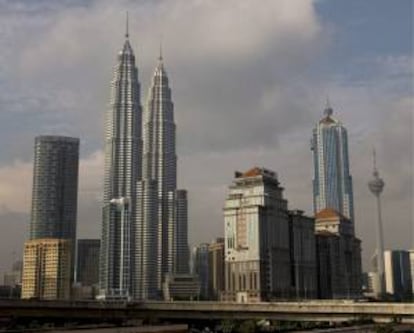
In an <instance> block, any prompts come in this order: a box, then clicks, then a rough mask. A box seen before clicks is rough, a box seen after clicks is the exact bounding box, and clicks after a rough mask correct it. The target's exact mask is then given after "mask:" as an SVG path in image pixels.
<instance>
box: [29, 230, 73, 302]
mask: <svg viewBox="0 0 414 333" xmlns="http://www.w3.org/2000/svg"><path fill="white" fill-rule="evenodd" d="M71 246H72V244H71V241H70V240H67V239H56V238H48V239H46V238H45V239H35V240H29V241H27V242H26V243H25V246H24V258H23V278H22V296H21V297H22V298H38V299H69V297H70V277H71V276H70V274H71V273H70V272H71Z"/></svg>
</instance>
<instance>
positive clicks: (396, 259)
mask: <svg viewBox="0 0 414 333" xmlns="http://www.w3.org/2000/svg"><path fill="white" fill-rule="evenodd" d="M384 268H385V270H384V273H385V291H386V293H387V294H388V295H390V296H391V297H392V298H393V299H394V300H396V301H402V300H410V299H411V296H412V292H413V290H412V280H411V267H410V253H409V252H408V251H403V250H387V251H384Z"/></svg>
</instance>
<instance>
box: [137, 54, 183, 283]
mask: <svg viewBox="0 0 414 333" xmlns="http://www.w3.org/2000/svg"><path fill="white" fill-rule="evenodd" d="M175 128H176V127H175V123H174V105H173V102H172V99H171V89H170V87H169V82H168V77H167V73H166V71H165V68H164V62H163V58H162V56H161V54H160V57H159V61H158V65H157V66H156V68H155V71H154V75H153V77H152V83H151V86H150V89H149V95H148V101H147V107H146V108H145V110H144V116H143V169H142V183H143V184H144V183H147V184H149V183H150V182H153V186H155V195H154V194H153V193H152V191H150V192H148V196H147V199H145V198H144V199H143V201H141V202H140V204H144V203H146V204H147V206H146V207H147V209H149V211H150V212H151V213H154V214H155V216H156V218H155V219H153V220H151V221H148V220H145V219H141V222H139V223H138V224H137V228H140V223H145V224H146V225H147V227H146V228H147V229H148V230H151V232H156V239H154V237H153V235H149V234H142V235H141V237H145V238H147V239H151V240H152V246H151V248H152V249H154V248H156V249H157V252H156V255H157V257H156V262H157V268H156V272H157V277H156V278H154V277H151V279H152V281H156V282H157V285H158V287H157V288H158V290H159V291H160V290H161V285H162V282H163V280H164V278H165V276H166V274H172V273H178V274H183V273H188V240H187V193H186V191H184V190H177V156H176V151H175V147H176V145H175ZM141 187H142V188H144V186H141ZM147 187H148V186H147ZM137 209H138V211H140V214H141V215H148V214H147V213H145V209H144V206H142V207H137ZM149 223H151V224H153V223H155V224H156V225H155V226H154V225H151V226H149V225H148V224H149ZM142 260H144V262H145V261H146V259H145V258H143V259H142ZM142 260H141V261H142ZM151 261H152V260H151ZM151 270H152V268H151ZM141 273H144V272H141Z"/></svg>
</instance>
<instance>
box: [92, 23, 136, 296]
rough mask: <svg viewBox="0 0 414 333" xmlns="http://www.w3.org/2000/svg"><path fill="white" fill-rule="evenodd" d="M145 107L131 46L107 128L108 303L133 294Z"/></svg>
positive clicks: (104, 286) (116, 78) (103, 285)
mask: <svg viewBox="0 0 414 333" xmlns="http://www.w3.org/2000/svg"><path fill="white" fill-rule="evenodd" d="M141 118H142V116H141V102H140V84H139V81H138V69H137V67H136V65H135V55H134V52H133V50H132V47H131V45H130V43H129V35H128V29H127V32H126V34H125V42H124V45H123V48H122V50H121V51H120V52H119V53H118V57H117V63H116V65H115V68H114V74H113V79H112V83H111V98H110V104H109V107H108V109H107V112H106V124H105V171H104V194H103V210H102V236H101V252H100V269H99V274H100V277H99V284H100V294H101V297H103V298H112V297H115V298H118V297H121V298H129V297H131V295H132V293H133V283H132V280H133V274H134V260H133V253H134V252H135V250H134V249H135V241H136V240H135V223H136V209H135V208H136V187H137V182H138V181H139V180H140V179H141V155H142V153H141V150H142V140H141Z"/></svg>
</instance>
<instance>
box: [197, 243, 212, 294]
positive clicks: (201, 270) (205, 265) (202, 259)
mask: <svg viewBox="0 0 414 333" xmlns="http://www.w3.org/2000/svg"><path fill="white" fill-rule="evenodd" d="M208 254H209V244H208V243H201V244H200V245H198V246H197V247H196V248H195V258H194V272H195V274H196V275H197V276H198V279H199V281H200V297H201V299H203V300H208V299H209V298H210V295H209V275H210V274H209V268H210V267H209V260H208V259H209V257H208Z"/></svg>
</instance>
